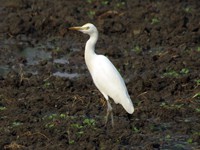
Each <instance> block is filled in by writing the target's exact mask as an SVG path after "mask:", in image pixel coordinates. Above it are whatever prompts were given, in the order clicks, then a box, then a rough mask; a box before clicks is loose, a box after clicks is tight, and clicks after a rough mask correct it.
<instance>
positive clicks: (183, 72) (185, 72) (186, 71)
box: [180, 68, 190, 74]
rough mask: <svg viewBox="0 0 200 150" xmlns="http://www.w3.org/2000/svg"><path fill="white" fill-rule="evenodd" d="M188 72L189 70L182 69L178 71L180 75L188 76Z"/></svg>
mask: <svg viewBox="0 0 200 150" xmlns="http://www.w3.org/2000/svg"><path fill="white" fill-rule="evenodd" d="M189 72H190V70H189V69H188V68H183V69H181V71H180V73H181V74H188V73H189Z"/></svg>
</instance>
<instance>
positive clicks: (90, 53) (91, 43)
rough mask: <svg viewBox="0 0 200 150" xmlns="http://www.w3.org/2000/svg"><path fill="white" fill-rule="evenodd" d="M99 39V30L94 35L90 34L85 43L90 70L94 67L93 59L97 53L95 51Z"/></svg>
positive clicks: (86, 59) (87, 63)
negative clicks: (92, 64)
mask: <svg viewBox="0 0 200 150" xmlns="http://www.w3.org/2000/svg"><path fill="white" fill-rule="evenodd" d="M97 40H98V32H95V33H93V34H92V35H90V38H89V40H88V41H87V42H86V45H85V62H86V65H87V67H88V69H89V70H91V69H92V66H91V61H92V59H93V58H94V57H95V56H96V55H97V54H96V53H95V44H96V42H97Z"/></svg>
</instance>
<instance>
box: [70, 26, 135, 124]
mask: <svg viewBox="0 0 200 150" xmlns="http://www.w3.org/2000/svg"><path fill="white" fill-rule="evenodd" d="M69 29H70V30H77V31H80V32H83V33H85V34H88V35H89V36H90V38H89V40H88V41H87V43H86V45H85V62H86V65H87V67H88V69H89V72H90V74H91V76H92V79H93V82H94V84H95V85H96V87H97V88H98V89H99V91H100V92H101V93H102V94H103V96H104V97H105V99H106V101H107V114H106V123H107V121H108V116H109V114H110V115H111V121H112V126H113V125H114V121H113V113H112V106H111V104H110V102H109V97H111V98H112V99H113V100H114V102H115V103H116V104H118V103H119V104H121V105H122V106H123V107H124V109H125V110H126V111H127V112H128V113H129V114H132V113H133V112H134V106H133V103H132V101H131V99H130V96H129V94H128V91H127V88H126V85H125V83H124V80H123V79H122V77H121V75H120V74H119V72H118V71H117V69H116V68H115V67H114V65H113V64H112V63H111V62H110V60H109V59H108V58H107V57H105V56H103V55H97V54H96V53H95V44H96V42H97V40H98V30H97V28H96V27H95V26H94V25H93V24H91V23H87V24H85V25H83V26H80V27H71V28H69Z"/></svg>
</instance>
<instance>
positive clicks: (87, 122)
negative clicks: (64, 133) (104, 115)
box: [83, 118, 96, 126]
mask: <svg viewBox="0 0 200 150" xmlns="http://www.w3.org/2000/svg"><path fill="white" fill-rule="evenodd" d="M83 124H85V125H87V126H95V124H96V123H95V120H94V119H89V118H86V119H84V120H83Z"/></svg>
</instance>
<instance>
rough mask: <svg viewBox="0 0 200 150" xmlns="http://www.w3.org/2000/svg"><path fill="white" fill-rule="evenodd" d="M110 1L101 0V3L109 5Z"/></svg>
mask: <svg viewBox="0 0 200 150" xmlns="http://www.w3.org/2000/svg"><path fill="white" fill-rule="evenodd" d="M108 3H109V1H108V0H103V1H101V4H102V5H108Z"/></svg>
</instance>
